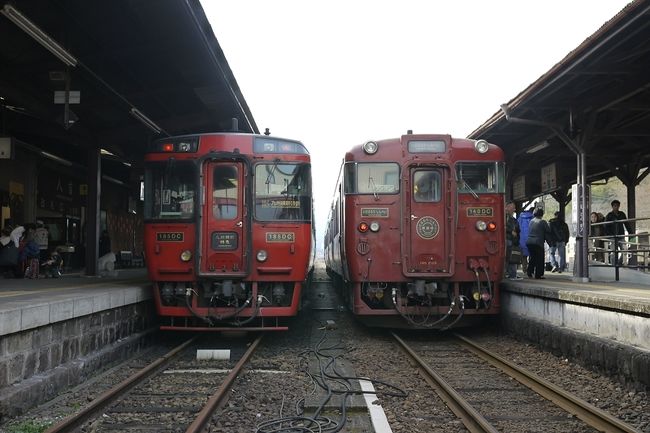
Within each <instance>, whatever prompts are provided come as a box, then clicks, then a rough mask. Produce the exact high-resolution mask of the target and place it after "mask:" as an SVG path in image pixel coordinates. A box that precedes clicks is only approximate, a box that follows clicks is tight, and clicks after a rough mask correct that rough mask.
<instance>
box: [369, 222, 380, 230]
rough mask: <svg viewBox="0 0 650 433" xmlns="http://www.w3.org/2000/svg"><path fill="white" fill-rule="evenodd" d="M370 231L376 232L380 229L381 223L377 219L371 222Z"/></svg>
mask: <svg viewBox="0 0 650 433" xmlns="http://www.w3.org/2000/svg"><path fill="white" fill-rule="evenodd" d="M370 231H371V232H375V233H376V232H378V231H379V223H378V222H377V221H373V222H371V223H370Z"/></svg>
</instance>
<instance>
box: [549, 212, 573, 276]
mask: <svg viewBox="0 0 650 433" xmlns="http://www.w3.org/2000/svg"><path fill="white" fill-rule="evenodd" d="M549 226H550V227H551V232H552V234H553V245H549V246H550V249H549V256H550V259H551V266H553V269H551V272H559V273H560V274H561V273H562V271H564V270H565V268H566V244H567V242H569V236H570V233H569V226H568V225H567V223H565V222H564V218H562V216H561V215H560V212H555V217H554V218H551V220H550V221H549ZM556 252H557V255H558V257H557V259H556V258H555V253H556Z"/></svg>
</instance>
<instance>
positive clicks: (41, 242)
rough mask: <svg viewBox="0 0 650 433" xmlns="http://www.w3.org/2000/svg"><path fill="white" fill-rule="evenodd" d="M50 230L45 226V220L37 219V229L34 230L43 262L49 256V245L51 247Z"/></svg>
mask: <svg viewBox="0 0 650 433" xmlns="http://www.w3.org/2000/svg"><path fill="white" fill-rule="evenodd" d="M49 239H50V232H49V231H48V230H47V227H45V224H44V223H43V221H41V220H38V221H36V230H35V231H34V240H35V241H36V243H37V244H38V249H39V256H40V257H39V258H40V259H41V262H44V261H45V260H47V259H48V258H49V253H48V247H49Z"/></svg>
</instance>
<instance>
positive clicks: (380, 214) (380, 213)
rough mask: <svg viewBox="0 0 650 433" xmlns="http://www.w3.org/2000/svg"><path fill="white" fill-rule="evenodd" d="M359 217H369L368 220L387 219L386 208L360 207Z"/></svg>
mask: <svg viewBox="0 0 650 433" xmlns="http://www.w3.org/2000/svg"><path fill="white" fill-rule="evenodd" d="M361 216H362V217H370V218H388V208H387V207H362V208H361Z"/></svg>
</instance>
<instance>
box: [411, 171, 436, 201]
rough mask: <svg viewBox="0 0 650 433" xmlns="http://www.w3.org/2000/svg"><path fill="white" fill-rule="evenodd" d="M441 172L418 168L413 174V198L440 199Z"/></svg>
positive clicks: (421, 199) (419, 199)
mask: <svg viewBox="0 0 650 433" xmlns="http://www.w3.org/2000/svg"><path fill="white" fill-rule="evenodd" d="M440 184H441V181H440V172H438V171H434V170H418V171H416V172H415V173H414V174H413V199H414V200H415V201H416V202H437V201H440V190H441V187H440Z"/></svg>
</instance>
